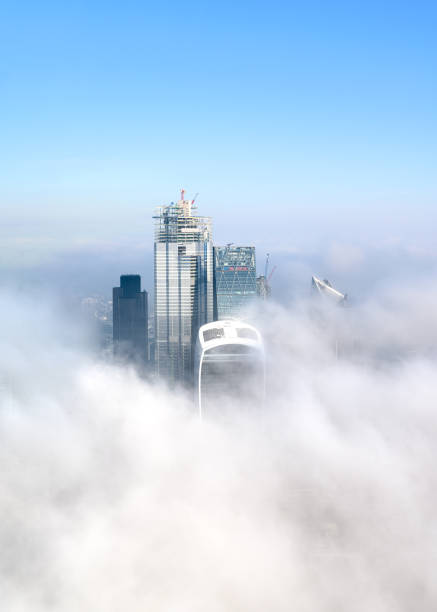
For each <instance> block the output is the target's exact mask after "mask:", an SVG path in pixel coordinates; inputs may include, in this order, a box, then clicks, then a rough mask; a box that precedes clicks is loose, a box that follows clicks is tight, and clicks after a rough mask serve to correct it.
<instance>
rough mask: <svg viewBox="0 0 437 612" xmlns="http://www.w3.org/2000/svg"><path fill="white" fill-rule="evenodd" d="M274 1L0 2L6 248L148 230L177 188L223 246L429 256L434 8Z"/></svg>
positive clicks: (82, 244) (36, 252) (126, 236)
mask: <svg viewBox="0 0 437 612" xmlns="http://www.w3.org/2000/svg"><path fill="white" fill-rule="evenodd" d="M269 6H270V8H269V9H268V10H267V8H266V7H264V6H263V5H262V4H261V3H250V5H249V4H248V3H242V4H239V5H238V7H234V6H231V4H230V3H225V4H223V5H221V6H220V8H217V9H215V10H206V8H205V7H203V8H202V6H201V5H200V4H196V3H185V4H183V5H179V4H177V3H167V4H166V5H164V6H163V7H162V8H160V9H157V8H156V7H148V6H146V7H144V6H142V5H141V4H140V3H136V2H131V3H130V4H128V5H126V6H124V8H123V9H121V8H116V7H114V6H109V7H108V6H107V5H103V3H93V5H92V7H87V8H86V10H85V8H84V7H85V5H83V6H82V5H77V6H76V7H59V6H55V5H54V4H51V3H39V4H38V6H37V7H36V6H32V5H31V3H24V4H21V5H20V6H19V7H17V6H15V7H14V6H13V5H12V3H7V4H5V5H4V7H3V9H2V25H1V26H0V28H1V30H0V34H1V36H0V39H1V41H2V42H1V43H0V46H1V50H2V54H1V55H2V57H3V62H2V65H1V72H0V74H1V76H0V78H1V86H2V95H3V113H2V116H1V118H0V122H1V129H2V141H3V147H2V153H0V162H1V165H0V167H1V168H2V170H0V178H1V185H2V187H1V188H0V199H1V201H2V203H3V206H2V208H3V209H4V210H3V219H4V224H3V230H2V232H1V236H0V238H1V240H2V242H3V244H4V246H5V247H6V250H7V251H8V252H9V253H10V257H9V259H10V260H11V261H12V262H14V261H18V258H19V257H22V259H23V265H24V266H28V265H29V263H28V261H27V260H28V259H29V258H30V259H31V260H32V258H34V259H35V260H38V258H39V259H41V260H44V258H49V259H50V258H51V257H56V256H58V255H59V254H60V253H61V254H62V253H64V252H66V251H69V250H78V251H81V250H86V249H91V250H92V249H95V248H103V249H105V247H106V248H109V249H111V248H114V249H116V248H117V246H118V245H119V246H120V247H122V248H129V246H130V245H135V246H134V248H137V246H138V244H144V243H149V244H151V243H152V227H151V223H150V215H151V212H152V211H153V209H154V208H155V207H156V206H159V205H164V204H167V203H168V202H169V201H171V200H175V199H176V194H177V191H178V189H180V188H181V187H184V188H186V189H187V192H188V193H189V194H193V195H194V193H196V192H197V191H198V192H200V196H199V206H201V207H202V210H203V212H204V214H208V215H210V216H212V217H214V220H215V223H216V225H215V230H214V231H215V237H216V242H217V243H218V244H219V243H224V241H225V239H226V240H227V239H229V240H233V241H235V242H238V243H241V244H243V243H247V242H248V240H249V239H250V238H249V236H251V237H252V236H253V238H252V241H253V242H256V243H257V245H259V251H260V253H261V252H265V251H272V250H274V248H276V249H278V250H281V249H282V250H285V249H297V250H302V249H303V248H304V247H305V245H308V250H310V251H311V250H313V251H316V250H317V249H318V248H321V247H322V246H323V247H324V246H326V245H327V244H329V242H330V241H331V242H333V241H335V240H338V241H340V242H345V241H346V243H347V242H349V244H350V243H353V244H357V245H364V246H366V245H368V244H372V243H376V244H377V245H379V244H383V243H387V241H390V240H391V241H393V242H395V241H398V242H399V243H401V244H405V245H406V246H407V247H411V248H418V247H419V246H420V245H423V246H424V247H426V248H429V249H432V250H433V252H434V253H435V248H434V237H433V233H432V230H431V226H432V222H433V221H435V212H434V208H435V201H436V196H437V179H436V173H435V158H436V153H437V138H436V136H437V122H436V119H435V112H434V109H435V105H436V92H437V88H436V77H435V60H436V55H437V54H436V50H437V44H436V41H435V40H434V31H435V25H436V18H437V9H436V7H435V6H433V4H432V3H427V2H425V3H421V4H420V8H421V10H420V11H418V10H416V7H411V6H409V5H407V3H394V2H389V3H384V7H380V6H379V3H376V2H372V3H367V4H366V6H365V7H350V6H349V5H348V4H347V3H345V2H337V3H333V4H331V5H330V6H329V8H328V7H326V6H323V5H322V4H321V3H311V4H309V5H308V4H307V5H306V7H305V8H303V7H301V6H297V5H295V4H294V5H293V4H292V5H289V4H286V3H280V2H279V3H278V2H277V3H274V4H273V5H269ZM24 9H26V10H24ZM272 209H274V211H275V213H276V214H277V215H278V217H280V218H281V219H282V220H283V222H282V223H281V224H280V225H279V226H278V224H277V223H276V222H275V220H272V216H271V211H272ZM248 216H249V219H250V223H249V224H248V223H247V219H248ZM230 219H232V226H233V232H232V233H231V235H230V232H229V223H230V221H229V220H230ZM243 221H246V223H243ZM430 222H431V223H430ZM278 227H279V229H278ZM275 228H276V234H275V244H274V245H271V244H269V238H268V237H267V236H266V234H272V233H273V232H274V231H275ZM351 236H353V238H352V239H351ZM23 248H24V250H25V249H26V248H28V249H29V255H28V257H27V259H26V256H24V255H20V252H22V251H23ZM130 248H132V247H130ZM4 265H5V264H4Z"/></svg>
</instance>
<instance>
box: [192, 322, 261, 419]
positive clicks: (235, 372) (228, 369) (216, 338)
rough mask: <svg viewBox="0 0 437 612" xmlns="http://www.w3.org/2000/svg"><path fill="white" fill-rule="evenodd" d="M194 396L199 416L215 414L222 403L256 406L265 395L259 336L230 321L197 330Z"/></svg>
mask: <svg viewBox="0 0 437 612" xmlns="http://www.w3.org/2000/svg"><path fill="white" fill-rule="evenodd" d="M194 373H195V378H194V382H195V394H196V402H197V405H198V407H199V413H200V415H201V416H202V414H205V413H208V412H209V411H213V412H216V413H217V412H219V411H220V410H221V407H222V405H223V403H224V402H226V401H228V400H233V401H234V400H235V401H238V402H239V404H241V405H245V406H260V405H261V404H262V402H263V400H264V394H265V356H264V346H263V342H262V338H261V334H260V333H259V331H258V330H257V329H255V327H252V325H248V324H247V323H243V321H238V320H234V319H229V320H224V321H214V322H213V323H207V324H206V325H202V327H201V328H200V329H199V333H198V335H197V342H196V352H195V367H194Z"/></svg>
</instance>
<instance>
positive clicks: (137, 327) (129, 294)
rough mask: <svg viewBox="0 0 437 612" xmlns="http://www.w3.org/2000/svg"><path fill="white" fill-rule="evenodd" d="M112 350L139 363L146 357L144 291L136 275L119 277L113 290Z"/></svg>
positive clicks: (145, 296) (146, 312)
mask: <svg viewBox="0 0 437 612" xmlns="http://www.w3.org/2000/svg"><path fill="white" fill-rule="evenodd" d="M112 309H113V310H112V312H113V340H114V353H115V354H116V355H118V356H120V357H123V358H126V359H130V360H133V361H136V362H139V363H144V362H145V361H146V360H147V352H148V351H147V348H148V347H147V345H148V326H147V323H148V310H147V291H141V276H139V274H124V275H123V276H120V287H114V288H113V290H112Z"/></svg>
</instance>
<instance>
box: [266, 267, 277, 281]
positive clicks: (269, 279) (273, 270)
mask: <svg viewBox="0 0 437 612" xmlns="http://www.w3.org/2000/svg"><path fill="white" fill-rule="evenodd" d="M276 268H277V266H273V268H272V271H271V272H270V274H269V277H268V279H267V284H268V285H269V284H270V281H271V279H272V276H273V274H274V272H275V270H276Z"/></svg>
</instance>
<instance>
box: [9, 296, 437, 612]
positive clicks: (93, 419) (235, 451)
mask: <svg viewBox="0 0 437 612" xmlns="http://www.w3.org/2000/svg"><path fill="white" fill-rule="evenodd" d="M422 291H423V288H421V289H420V290H418V289H417V288H415V289H412V288H411V289H409V290H408V291H406V290H402V291H400V290H399V291H392V292H390V293H387V294H386V295H385V296H379V297H378V299H376V298H375V299H374V300H373V302H368V303H365V304H363V305H360V306H357V307H356V308H353V309H340V308H337V309H330V308H319V307H318V306H315V305H314V303H312V304H308V303H305V304H303V303H302V304H295V305H294V306H293V309H292V310H287V309H284V308H283V307H279V306H275V305H270V306H269V309H268V311H267V312H265V313H259V314H258V324H259V326H260V327H261V328H262V329H263V332H264V336H265V340H266V348H267V354H268V373H269V375H268V383H269V386H268V402H267V405H266V408H265V412H264V414H261V415H260V414H257V415H256V416H254V415H247V414H239V411H238V403H237V402H236V404H235V417H234V418H232V419H228V420H227V421H226V422H219V421H209V420H202V421H199V419H198V418H197V416H196V414H195V411H194V408H193V404H192V401H191V397H190V396H189V395H188V394H183V393H182V392H179V393H176V392H169V391H167V390H166V389H165V388H163V387H161V386H159V385H152V384H150V383H147V382H145V381H144V380H141V379H139V378H138V377H137V376H136V374H135V372H134V371H131V370H129V369H128V368H121V367H115V366H114V365H111V364H110V363H107V362H105V361H103V360H101V361H99V362H96V361H95V360H93V359H92V358H91V357H90V356H89V352H88V350H87V348H86V338H85V335H86V334H85V335H84V333H83V332H82V331H81V330H79V329H77V328H73V326H72V323H71V322H68V321H63V320H62V319H61V318H60V317H59V315H58V314H56V313H55V312H53V310H49V309H48V308H46V307H43V306H41V305H37V304H30V303H29V304H22V302H20V300H17V298H16V297H11V296H7V295H3V296H2V300H1V303H2V306H1V317H2V321H3V322H4V327H3V334H2V335H3V341H2V347H3V350H2V353H1V356H0V372H1V379H0V384H1V412H0V461H1V465H2V478H1V480H0V550H1V556H0V601H2V608H3V609H5V610H8V612H24V611H28V610H31V611H32V612H40V611H46V610H56V611H59V612H67V611H68V612H70V611H74V612H76V611H77V610H105V611H108V612H113V611H121V610H123V611H124V610H129V611H130V612H136V611H140V610H141V611H143V610H153V611H154V612H155V611H160V610H163V611H164V610H165V611H168V610H177V611H178V612H180V611H185V610H186V611H187V612H188V611H189V612H193V611H199V612H200V611H202V612H204V611H205V610H208V612H215V611H220V612H221V611H225V610H226V611H246V610H247V611H249V610H250V611H251V612H252V611H258V610H259V611H263V612H265V610H275V611H276V610H277V611H282V610H284V611H285V610H286V611H289V610H299V611H309V612H313V611H314V612H316V611H317V612H320V611H322V612H324V611H329V612H331V611H332V612H339V611H341V610H345V611H348V612H349V611H363V612H368V611H369V610H372V612H391V611H399V610H402V611H404V610H405V611H408V612H410V611H411V610H413V609H417V610H421V611H428V610H429V611H431V610H432V611H433V610H435V609H436V605H437V587H436V586H435V581H434V580H433V573H434V572H433V569H434V561H435V557H436V551H437V548H436V547H437V520H436V518H435V505H436V493H435V491H436V490H437V487H436V484H437V483H436V480H437V476H436V470H435V465H436V462H437V445H436V439H437V416H436V414H435V412H436V404H437V402H436V400H437V382H436V376H435V372H436V366H437V360H436V359H435V357H434V352H433V348H434V347H435V345H436V342H437V324H436V322H435V320H434V319H435V315H434V313H435V312H436V306H437V304H436V302H437V296H435V295H434V296H433V295H429V293H428V295H427V300H426V302H425V301H424V300H422V299H420V298H421V295H422Z"/></svg>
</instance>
